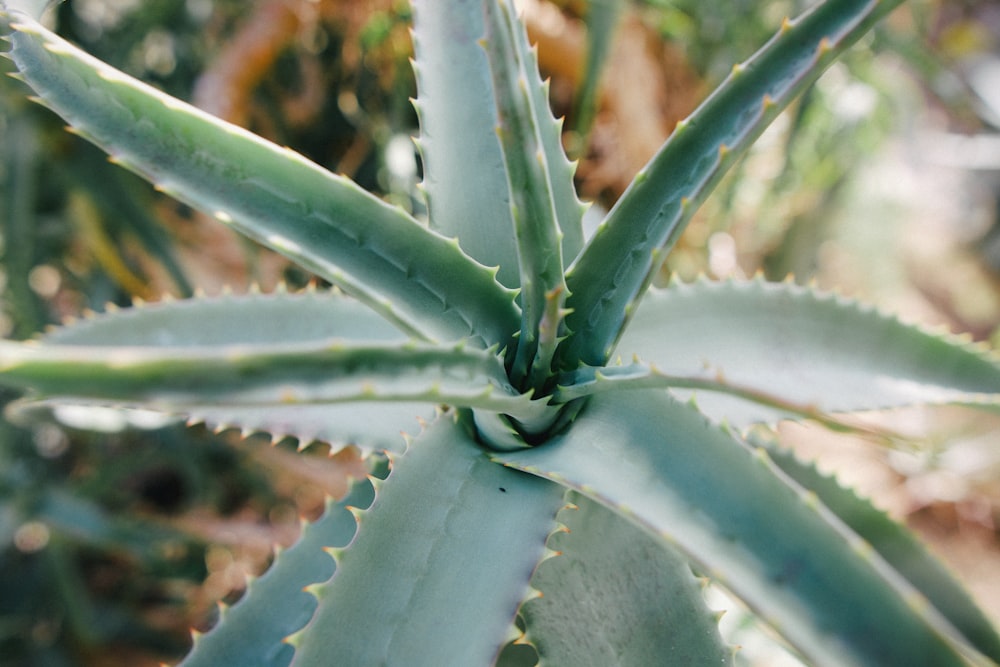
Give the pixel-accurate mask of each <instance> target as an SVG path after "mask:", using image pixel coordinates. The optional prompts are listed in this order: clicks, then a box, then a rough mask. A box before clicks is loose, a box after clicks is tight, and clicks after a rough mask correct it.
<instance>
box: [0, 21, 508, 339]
mask: <svg viewBox="0 0 1000 667" xmlns="http://www.w3.org/2000/svg"><path fill="white" fill-rule="evenodd" d="M0 18H2V21H3V24H4V26H3V30H4V32H7V33H9V34H8V35H7V39H8V41H10V43H11V50H10V52H9V53H8V54H7V55H8V56H9V57H10V58H11V59H12V60H13V61H14V63H15V64H16V65H17V68H18V76H19V78H21V79H23V80H24V81H25V82H26V83H28V85H30V86H31V87H32V88H33V89H34V90H35V92H36V93H37V94H38V96H39V98H40V100H41V101H42V102H43V103H44V104H45V105H47V106H49V107H50V108H52V109H53V110H54V111H56V112H57V113H59V114H60V115H61V116H63V117H64V118H65V119H66V120H67V121H68V122H69V123H70V125H71V126H72V127H73V129H74V130H75V131H76V132H77V133H79V134H81V135H82V136H84V137H86V138H87V139H89V140H91V141H93V142H94V143H95V144H97V145H98V146H100V147H101V148H103V149H104V150H106V151H107V152H108V153H110V154H111V156H112V159H113V160H114V161H115V162H117V163H119V164H122V165H123V166H125V167H127V168H129V169H131V170H133V171H135V172H137V173H139V174H140V175H142V176H143V177H145V178H146V179H148V180H149V181H151V182H152V183H154V184H155V185H156V186H157V187H158V188H159V189H161V190H163V191H164V192H167V193H168V194H170V195H172V196H174V197H176V198H177V199H179V200H181V201H184V202H186V203H188V204H190V205H192V206H194V207H196V208H198V209H201V210H202V211H204V212H206V213H208V214H209V215H212V216H214V217H215V218H216V219H217V220H219V221H220V222H223V223H225V224H227V225H230V226H232V227H234V228H235V229H237V230H239V231H240V232H241V233H243V234H245V235H247V236H249V237H250V238H252V239H254V240H256V241H258V242H260V243H262V244H264V245H266V246H268V247H271V248H273V249H274V250H277V251H278V252H281V253H283V254H285V255H286V256H288V257H289V258H291V259H292V260H294V261H296V262H297V263H299V264H300V265H301V266H303V267H304V268H306V269H308V270H310V271H313V272H314V273H316V274H317V275H320V276H322V277H323V278H326V279H327V280H329V281H331V282H333V283H334V284H336V285H338V286H340V287H341V288H343V289H344V291H346V292H348V293H350V294H352V295H354V296H356V297H357V298H359V299H361V300H363V301H364V302H365V303H367V304H368V305H369V306H371V307H372V308H374V309H376V310H377V311H378V312H380V313H381V314H382V315H383V316H385V317H386V318H388V319H391V320H393V321H394V322H396V323H397V325H398V326H400V327H401V328H402V329H404V330H406V331H407V332H408V333H410V334H411V335H413V336H416V337H419V338H424V339H428V340H458V339H462V338H466V337H472V338H475V339H480V340H481V341H482V342H483V343H485V345H486V346H489V345H494V344H498V345H501V346H506V345H507V344H508V343H509V342H510V339H511V336H513V335H514V333H515V332H516V331H517V328H518V323H519V321H520V316H519V314H518V309H517V307H516V305H515V304H514V302H513V294H512V293H511V292H510V291H508V290H506V289H504V288H502V287H501V286H500V285H499V284H498V283H497V282H496V280H495V277H494V272H493V271H492V270H490V269H487V268H485V267H483V266H482V265H480V264H478V263H477V262H475V261H474V260H472V259H470V258H469V257H468V256H467V255H465V254H464V253H463V252H461V250H460V249H459V248H458V247H457V244H456V243H455V242H454V241H453V240H450V239H447V238H445V237H443V236H440V235H439V234H437V233H435V232H432V231H430V230H428V229H427V228H425V227H423V226H422V225H420V224H419V223H418V222H417V221H416V220H414V219H413V218H411V217H410V216H409V215H408V214H406V213H405V212H403V211H402V210H400V209H397V208H393V207H391V206H389V205H387V204H385V203H383V202H382V201H380V200H378V199H377V198H375V197H374V196H372V195H371V194H369V193H367V192H365V191H364V190H362V189H361V188H359V187H358V186H357V185H355V184H354V183H353V182H351V181H350V180H348V179H346V178H343V177H339V176H335V175H333V174H331V173H329V172H327V171H326V170H324V169H322V168H321V167H319V166H318V165H316V164H314V163H312V162H309V161H308V160H306V159H305V158H303V157H302V156H301V155H298V154H296V153H293V152H292V151H290V150H288V149H284V148H281V147H279V146H276V145H274V144H271V143H269V142H266V141H264V140H263V139H261V138H259V137H257V136H255V135H253V134H251V133H249V132H247V131H245V130H242V129H241V128H238V127H235V126H233V125H230V124H227V123H224V122H222V121H220V120H218V119H216V118H214V117H212V116H210V115H208V114H206V113H204V112H202V111H200V110H198V109H195V108H194V107H191V106H189V105H187V104H184V103H182V102H180V101H178V100H176V99H174V98H171V97H169V96H167V95H164V94H163V93H160V92H159V91H157V90H155V89H153V88H151V87H149V86H146V85H144V84H142V83H140V82H138V81H136V80H134V79H132V78H130V77H128V76H126V75H125V74H123V73H121V72H119V71H118V70H115V69H113V68H111V67H109V66H108V65H106V64H104V63H102V62H100V61H99V60H97V59H95V58H92V57H90V56H88V55H87V54H85V53H83V52H82V51H80V50H79V49H77V48H75V47H73V46H72V45H70V44H69V43H68V42H66V41H64V40H62V39H61V38H59V37H58V36H56V35H54V34H52V33H51V32H49V31H48V30H46V29H45V28H43V27H42V26H40V25H38V24H37V23H35V22H34V21H32V20H31V19H29V18H27V17H26V16H24V15H21V14H17V13H15V12H5V13H4V14H3V15H2V17H0Z"/></svg>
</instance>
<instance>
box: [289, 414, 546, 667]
mask: <svg viewBox="0 0 1000 667" xmlns="http://www.w3.org/2000/svg"><path fill="white" fill-rule="evenodd" d="M415 498H419V499H420V502H414V499H415ZM562 505H563V490H562V488H561V487H559V486H558V485H556V484H551V483H549V482H546V481H545V480H540V479H538V478H536V477H533V476H531V475H525V474H523V473H520V472H518V471H514V470H510V469H507V468H504V467H503V466H499V465H497V464H495V463H493V462H492V461H490V460H489V459H488V458H487V457H486V456H485V454H484V453H483V450H482V449H481V448H480V447H479V446H478V445H476V444H475V443H474V442H473V441H472V439H471V438H470V436H469V434H468V432H467V431H466V430H465V426H464V425H463V424H456V423H455V422H454V421H452V418H451V416H449V415H446V416H444V417H442V418H441V419H439V420H438V421H437V422H435V423H434V424H432V425H431V426H430V427H429V428H428V430H427V431H426V432H424V433H423V434H422V435H420V436H419V437H418V438H417V439H416V440H414V441H413V443H412V444H411V445H410V447H409V449H408V450H407V452H406V453H405V454H404V455H402V456H399V457H393V458H392V472H391V473H390V475H389V477H388V479H386V480H385V482H384V483H379V484H377V487H376V498H375V502H374V503H372V506H371V508H370V509H369V510H368V511H367V512H364V513H360V514H359V517H358V535H357V538H356V539H355V540H354V541H353V542H352V543H351V544H350V545H349V546H348V547H347V548H345V549H338V550H334V552H333V554H334V557H335V558H336V559H337V571H336V573H335V574H334V576H333V578H332V579H331V580H330V582H329V583H327V584H324V585H323V586H319V587H317V588H316V589H315V591H316V595H317V596H318V598H319V607H318V609H317V611H316V614H315V616H314V617H313V620H312V622H311V623H310V624H309V625H308V626H307V627H306V629H305V630H304V631H303V632H302V633H301V634H300V635H298V636H297V637H296V638H295V644H296V655H295V659H294V661H293V665H295V666H296V667H312V666H314V665H316V666H318V665H323V666H325V665H330V664H343V665H385V664H401V665H402V664H407V665H470V666H471V665H489V664H492V662H493V660H494V659H495V658H496V657H497V654H498V653H499V651H500V649H501V647H502V646H503V645H504V644H505V643H506V642H507V641H508V640H509V639H510V637H511V633H512V630H513V623H514V617H515V614H516V612H517V608H518V605H519V604H520V603H521V601H522V600H523V599H524V598H525V596H526V595H527V594H528V590H529V589H528V582H529V580H530V578H531V574H532V572H533V570H534V569H535V566H536V565H537V563H538V561H539V560H540V559H541V558H542V556H543V554H544V552H545V540H546V538H547V536H548V534H549V533H550V532H551V531H552V530H553V529H554V528H555V516H556V512H557V511H558V510H559V508H560V507H562Z"/></svg>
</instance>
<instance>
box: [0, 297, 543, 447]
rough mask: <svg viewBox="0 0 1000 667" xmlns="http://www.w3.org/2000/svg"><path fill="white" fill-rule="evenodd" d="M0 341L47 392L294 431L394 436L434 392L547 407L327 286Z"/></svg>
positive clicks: (461, 350) (459, 352) (10, 364)
mask: <svg viewBox="0 0 1000 667" xmlns="http://www.w3.org/2000/svg"><path fill="white" fill-rule="evenodd" d="M0 347H2V348H3V350H2V352H3V354H2V355H0V366H2V367H3V370H0V383H6V384H8V385H14V386H18V387H21V388H24V389H29V390H32V391H33V394H32V396H33V397H34V398H35V399H39V398H47V399H50V400H47V401H46V402H45V403H46V405H52V404H55V403H63V404H69V405H97V406H121V407H130V408H136V407H142V408H148V409H155V410H160V411H163V412H168V413H172V414H179V415H185V416H187V417H189V418H190V419H191V420H192V421H196V422H201V421H204V422H206V423H208V424H209V425H210V426H213V427H216V428H220V429H221V428H230V427H232V428H238V429H240V430H243V431H247V432H251V431H258V430H259V431H264V432H267V433H270V434H272V435H273V436H275V437H279V438H280V437H282V436H286V435H288V436H294V437H296V438H299V439H300V440H301V441H302V442H303V444H305V443H306V442H309V441H311V440H313V439H319V440H325V441H329V442H331V443H337V444H343V443H353V444H357V445H359V446H361V447H362V448H364V449H382V448H388V449H398V448H399V447H400V446H401V445H402V439H401V438H400V433H401V432H411V433H412V432H414V430H415V429H416V428H417V426H418V422H417V417H420V416H422V417H424V418H430V417H432V416H433V414H434V406H435V405H437V404H440V403H448V404H452V405H457V406H462V407H475V408H480V409H483V410H487V411H490V410H493V411H502V412H509V413H511V414H513V415H517V416H519V417H521V418H522V419H524V420H529V421H530V420H533V419H537V418H539V417H541V416H542V415H544V414H546V413H547V412H549V411H550V410H551V409H552V408H549V407H547V406H545V405H544V404H543V402H542V401H531V400H530V398H529V397H528V396H526V395H521V394H518V393H517V392H515V391H514V390H513V388H512V387H510V385H509V384H508V383H507V381H506V376H505V374H504V369H503V365H502V362H501V361H500V359H499V358H498V357H497V356H496V355H494V354H491V353H490V352H488V351H483V350H479V349H476V348H466V347H463V346H448V347H445V346H430V345H427V344H423V343H407V341H406V337H405V335H403V334H401V333H400V332H399V331H398V330H397V329H395V328H394V327H393V326H391V325H390V324H388V323H387V322H386V321H385V320H383V319H381V318H380V317H378V316H377V315H375V314H374V313H372V312H371V311H370V310H368V309H367V308H365V307H364V306H363V305H362V304H359V303H358V302H356V301H354V300H352V299H349V298H347V297H344V296H342V295H338V294H335V293H317V292H306V293H300V294H284V293H279V294H273V295H262V294H249V295H244V296H222V297H215V298H200V299H193V300H185V301H167V302H162V303H156V304H147V305H144V306H142V307H139V308H133V309H126V310H114V311H111V312H108V313H106V314H103V315H93V316H90V317H88V318H85V319H83V320H80V321H79V322H76V323H74V324H72V325H69V326H65V327H62V328H59V329H55V330H53V331H52V332H50V333H48V334H47V335H46V336H44V337H43V338H42V339H41V340H40V341H38V342H32V343H27V344H21V343H14V342H10V341H3V342H0ZM435 350H436V351H435ZM428 355H429V356H428ZM418 357H419V358H422V361H418ZM406 358H409V360H410V361H415V362H416V363H415V364H413V365H411V364H410V363H409V362H408V361H406Z"/></svg>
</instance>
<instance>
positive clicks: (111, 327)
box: [40, 290, 409, 347]
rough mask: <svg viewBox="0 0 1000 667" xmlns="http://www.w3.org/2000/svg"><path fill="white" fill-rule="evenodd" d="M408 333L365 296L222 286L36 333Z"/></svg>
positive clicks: (272, 337)
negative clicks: (230, 290)
mask: <svg viewBox="0 0 1000 667" xmlns="http://www.w3.org/2000/svg"><path fill="white" fill-rule="evenodd" d="M408 338H409V337H408V336H407V335H406V334H405V333H403V332H401V331H400V330H399V329H398V328H396V327H395V326H394V325H392V324H391V323H389V321H388V320H386V319H384V318H382V317H380V316H379V315H376V314H375V312H373V311H372V310H371V309H370V308H368V307H367V306H365V305H364V304H362V303H360V302H358V301H356V300H355V299H352V298H350V297H347V296H345V295H343V294H340V293H338V292H336V291H332V292H331V291H321V290H305V291H302V292H294V293H289V292H284V291H278V292H274V293H271V294H261V293H258V292H251V293H249V294H238V295H237V294H221V295H218V296H201V297H197V298H193V299H184V300H182V301H174V300H172V299H168V300H165V301H158V302H152V303H145V302H137V303H136V305H135V307H134V308H128V309H119V308H117V307H114V306H109V307H108V311H107V312H106V313H101V314H95V313H88V314H87V316H86V317H84V318H81V319H79V320H71V321H70V322H68V323H67V325H66V326H62V327H56V328H53V329H51V330H49V331H47V332H46V333H45V334H44V335H43V336H42V337H41V338H40V340H41V341H42V342H44V343H46V344H55V345H90V346H106V347H121V346H148V347H156V346H165V347H210V346H219V345H255V344H262V343H275V342H280V343H307V342H311V341H312V342H315V341H323V340H332V339H340V340H353V341H358V342H369V343H373V342H382V343H405V342H406V341H407V340H408Z"/></svg>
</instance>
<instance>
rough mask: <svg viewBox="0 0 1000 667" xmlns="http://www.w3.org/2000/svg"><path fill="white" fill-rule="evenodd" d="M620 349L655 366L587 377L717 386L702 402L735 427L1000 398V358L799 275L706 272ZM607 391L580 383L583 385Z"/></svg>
mask: <svg viewBox="0 0 1000 667" xmlns="http://www.w3.org/2000/svg"><path fill="white" fill-rule="evenodd" d="M618 353H619V354H620V355H622V356H623V357H625V358H628V357H629V356H631V355H635V356H637V357H638V358H639V359H641V360H642V362H644V363H645V364H647V366H642V365H635V366H624V367H610V368H608V369H606V370H604V369H597V370H596V371H581V377H580V379H581V380H583V379H585V378H583V375H587V374H588V373H590V374H591V375H593V376H594V378H595V379H596V377H597V375H596V374H602V373H603V374H604V375H603V377H604V380H605V381H609V386H607V387H605V388H608V389H610V388H611V386H610V384H615V383H621V385H623V386H619V387H617V388H618V389H623V388H625V386H624V385H629V384H631V386H636V387H638V386H642V385H645V386H653V385H659V386H674V387H692V388H700V389H707V390H709V392H700V393H699V394H698V405H699V408H700V409H701V410H702V411H703V412H705V413H707V414H708V415H710V416H711V417H713V418H715V419H717V420H723V419H724V420H726V421H728V422H729V423H730V424H732V425H734V426H745V425H747V424H749V423H752V422H755V421H771V420H774V419H775V418H778V417H783V416H792V417H795V416H807V417H820V418H822V415H823V414H829V413H834V412H847V411H859V410H877V409H883V408H894V407H902V406H909V405H916V404H943V403H979V404H983V403H988V404H994V405H995V404H997V403H998V401H1000V363H998V361H997V359H996V358H995V357H994V356H992V355H991V354H989V353H987V352H985V351H983V350H982V349H980V348H976V347H974V346H972V345H969V344H968V343H967V342H964V341H961V340H959V339H956V338H954V337H945V336H940V335H935V334H932V333H928V332H927V331H925V330H922V329H920V328H917V327H914V326H910V325H906V324H903V323H902V322H900V321H899V320H898V319H896V318H894V317H891V316H888V315H885V314H884V313H881V312H879V311H877V310H875V309H872V308H870V307H867V308H866V307H863V306H860V305H858V304H857V303H855V302H852V301H849V300H846V299H843V298H838V297H836V296H834V295H830V294H820V293H817V292H816V291H814V290H812V289H809V288H804V287H799V286H796V285H793V284H791V283H765V282H763V281H760V280H754V281H749V282H745V283H734V282H724V283H712V282H708V281H704V280H703V281H699V282H696V283H692V284H680V283H674V284H673V285H671V286H670V287H669V288H668V289H665V290H652V291H651V292H650V293H649V294H648V295H647V296H646V298H645V299H644V300H643V302H642V304H641V306H640V307H639V308H638V310H637V312H636V315H635V318H634V319H633V321H632V323H631V325H630V326H629V328H628V330H627V331H626V332H625V335H624V336H623V337H622V340H621V343H620V345H619V346H618ZM591 381H593V380H591ZM600 390H601V388H600V387H597V386H594V385H589V386H579V387H576V388H573V389H571V393H572V392H577V393H579V392H588V391H600ZM734 397H736V398H734ZM737 399H739V400H737ZM751 401H755V402H751Z"/></svg>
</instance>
